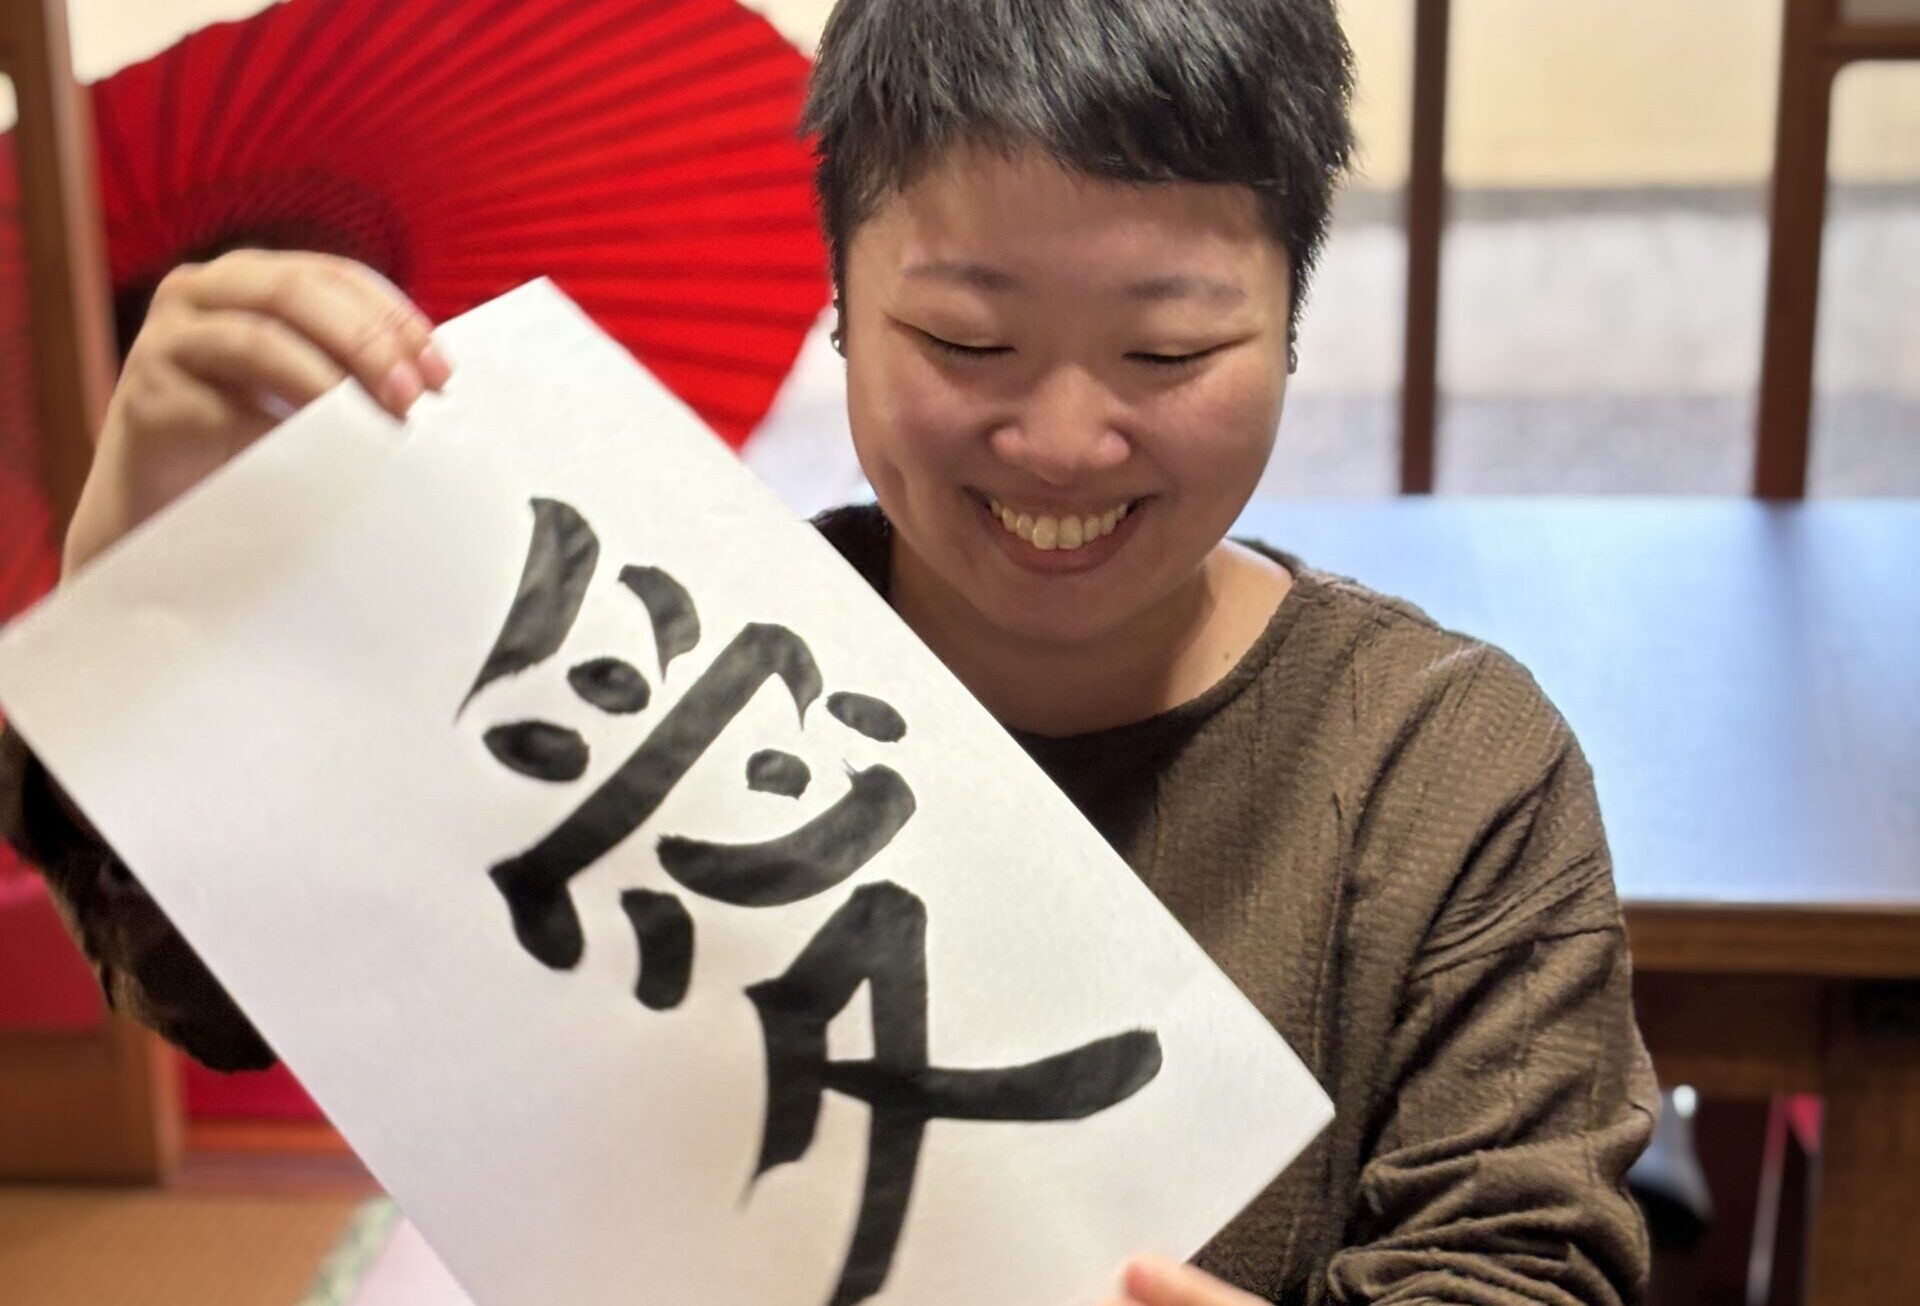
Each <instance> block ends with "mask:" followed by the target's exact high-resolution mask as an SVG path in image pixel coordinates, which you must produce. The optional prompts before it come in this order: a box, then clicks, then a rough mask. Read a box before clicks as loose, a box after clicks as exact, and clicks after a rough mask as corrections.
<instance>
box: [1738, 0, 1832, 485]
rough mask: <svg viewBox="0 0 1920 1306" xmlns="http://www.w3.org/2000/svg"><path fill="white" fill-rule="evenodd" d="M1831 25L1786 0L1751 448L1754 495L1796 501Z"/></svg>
mask: <svg viewBox="0 0 1920 1306" xmlns="http://www.w3.org/2000/svg"><path fill="white" fill-rule="evenodd" d="M1827 19H1828V14H1827V10H1826V7H1825V3H1824V0H1787V7H1786V19H1785V22H1784V23H1783V24H1782V30H1781V41H1780V102H1779V112H1778V114H1777V116H1776V122H1775V128H1774V131H1775V136H1774V151H1773V200H1772V207H1771V215H1772V216H1771V221H1770V225H1769V231H1770V236H1769V242H1770V244H1769V249H1768V254H1767V307H1766V321H1765V332H1766V334H1765V338H1764V341H1763V344H1762V347H1761V355H1760V425H1759V432H1758V435H1757V438H1756V440H1755V448H1754V477H1753V492H1754V493H1755V494H1756V495H1758V496H1759V497H1760V498H1763V499H1799V498H1803V497H1805V495H1806V492H1807V464H1808V458H1809V451H1810V448H1811V436H1810V428H1811V426H1812V423H1813V363H1814V345H1815V336H1816V333H1817V330H1818V319H1819V308H1820V251H1821V245H1822V229H1823V227H1824V226H1825V223H1826V216H1827V135H1828V128H1829V120H1830V117H1831V113H1832V100H1833V78H1834V75H1835V73H1836V72H1837V71H1838V70H1839V66H1840V65H1839V63H1838V62H1836V61H1835V60H1834V59H1832V58H1831V57H1830V56H1828V55H1827V54H1825V53H1824V50H1823V47H1824V45H1825V42H1826V35H1827V31H1826V23H1827Z"/></svg>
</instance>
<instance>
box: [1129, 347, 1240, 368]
mask: <svg viewBox="0 0 1920 1306" xmlns="http://www.w3.org/2000/svg"><path fill="white" fill-rule="evenodd" d="M1217 352H1218V346H1216V347H1215V348H1213V349H1196V350H1194V351H1193V352H1192V353H1190V354H1128V355H1127V357H1128V358H1131V359H1133V360H1134V361H1135V362H1137V363H1148V364H1151V365H1152V366H1154V367H1185V366H1186V365H1187V364H1189V363H1197V362H1199V361H1200V360H1201V359H1203V358H1206V357H1207V356H1208V355H1210V354H1214V353H1217Z"/></svg>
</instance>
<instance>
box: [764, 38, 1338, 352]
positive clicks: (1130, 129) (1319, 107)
mask: <svg viewBox="0 0 1920 1306" xmlns="http://www.w3.org/2000/svg"><path fill="white" fill-rule="evenodd" d="M1352 93H1353V53H1352V50H1351V49H1350V48H1349V47H1348V45H1347V40H1346V36H1345V34H1344V33H1343V32H1342V31H1341V30H1340V23H1339V19H1338V18H1337V16H1336V15H1335V12H1334V0H840V3H839V4H838V5H836V6H835V8H834V11H833V14H832V16H831V17H830V18H829V19H828V21H827V26H826V31H825V33H824V34H823V35H822V37H821V40H820V49H819V54H818V57H817V59H816V61H815V64H814V69H813V78H812V84H811V87H810V90H809V93H808V96H807V103H806V109H805V111H804V113H803V115H802V119H801V131H802V132H803V134H805V135H808V136H810V137H812V138H813V141H814V152H815V157H816V160H817V164H818V166H817V169H816V171H815V187H816V189H817V191H818V195H819V201H820V216H821V222H822V225H823V226H824V227H825V230H826V238H827V245H828V249H829V251H830V252H831V256H832V259H833V279H834V284H835V285H836V286H837V287H840V288H841V289H842V290H844V288H845V286H846V275H845V274H846V256H847V247H848V245H849V243H850V242H851V241H852V238H853V234H854V233H855V232H856V231H857V230H859V228H860V226H861V224H862V223H864V222H865V221H866V220H867V219H868V218H870V217H872V216H873V214H874V212H875V211H876V210H877V209H878V208H879V207H880V205H881V204H882V202H883V201H884V200H885V199H886V198H887V197H888V196H889V195H890V194H892V193H894V192H896V191H898V190H900V189H902V188H904V187H906V186H908V185H910V184H911V183H912V182H913V181H914V180H915V178H916V177H917V176H919V175H920V173H921V172H922V171H923V170H924V169H925V168H926V167H928V166H929V165H930V164H932V163H934V162H935V161H936V160H938V159H939V158H940V157H942V156H943V155H944V154H945V153H946V152H947V151H948V150H949V149H950V148H952V147H954V146H956V145H982V146H987V147H989V148H993V149H998V150H1001V151H1003V152H1006V153H1009V154H1011V153H1013V152H1015V151H1018V150H1021V149H1028V148H1034V149H1039V150H1042V151H1044V152H1045V153H1047V154H1048V155H1050V156H1051V157H1052V158H1053V159H1054V160H1055V161H1056V162H1058V163H1059V164H1060V165H1061V166H1062V167H1065V168H1067V169H1069V170H1070V171H1077V172H1081V173H1085V174H1087V175H1089V176H1094V177H1100V178H1106V179H1111V180H1116V181H1132V182H1167V181H1197V182H1213V183H1227V184H1233V185H1241V186H1247V187H1249V188H1251V189H1252V190H1253V191H1254V192H1255V194H1256V195H1257V197H1258V199H1259V202H1260V208H1261V213H1262V216H1263V217H1264V219H1265V221H1266V224H1267V228H1268V230H1269V232H1270V233H1271V234H1272V235H1273V236H1274V237H1275V238H1276V239H1277V240H1279V241H1280V243H1281V244H1282V245H1283V246H1284V247H1285V248H1286V250H1287V254H1288V259H1289V262H1290V263H1291V265H1292V277H1293V287H1292V289H1293V308H1292V313H1293V321H1292V322H1291V323H1290V324H1289V327H1290V329H1292V328H1297V325H1298V321H1299V315H1300V306H1301V303H1302V301H1303V299H1304V297H1305V292H1306V287H1307V282H1308V279H1309V276H1310V274H1311V273H1312V270H1313V266H1314V263H1315V260H1316V259H1317V258H1318V256H1319V253H1320V248H1321V245H1322V244H1323V243H1324V242H1325V239H1326V233H1327V222H1328V218H1329V215H1330V211H1331V209H1332V205H1333V195H1334V191H1335V189H1336V188H1337V187H1338V185H1339V182H1340V179H1341V177H1342V176H1343V174H1344V173H1345V172H1346V169H1347V167H1348V165H1349V163H1350V161H1351V158H1352V153H1353V127H1352V122H1351V119H1350V117H1349V107H1350V102H1351V99H1352Z"/></svg>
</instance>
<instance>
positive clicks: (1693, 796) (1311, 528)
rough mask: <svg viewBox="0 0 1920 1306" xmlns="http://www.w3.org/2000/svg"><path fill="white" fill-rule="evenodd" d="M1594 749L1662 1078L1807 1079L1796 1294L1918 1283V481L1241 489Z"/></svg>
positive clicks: (1750, 1083) (1890, 1298)
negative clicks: (1781, 487)
mask: <svg viewBox="0 0 1920 1306" xmlns="http://www.w3.org/2000/svg"><path fill="white" fill-rule="evenodd" d="M1237 533H1239V534H1241V535H1247V536H1258V537H1260V538H1262V539H1265V540H1267V541H1269V542H1271V543H1273V544H1276V545H1279V546H1280V547H1282V548H1286V549H1289V550H1291V551H1292V552H1294V553H1296V554H1298V555H1299V556H1300V557H1301V558H1302V559H1303V560H1304V561H1306V562H1307V563H1308V564H1309V565H1311V566H1315V567H1319V568H1322V569H1325V570H1330V571H1336V572H1341V573H1343V574H1346V575H1350V576H1354V577H1357V578H1358V579H1360V580H1361V581H1363V582H1364V583H1366V584H1368V585H1371V586H1373V587H1374V588H1376V589H1381V590H1384V591H1386V592H1389V593H1393V594H1397V595H1400V596H1401V597H1404V598H1407V599H1410V600H1412V601H1413V602H1415V603H1418V604H1419V605H1420V606H1422V607H1423V608H1425V609H1426V610H1427V611H1428V612H1429V613H1430V614H1431V615H1433V616H1434V617H1435V618H1436V619H1438V620H1439V621H1441V622H1442V623H1444V624H1446V625H1448V626H1452V627H1454V628H1456V629H1460V630H1464V631H1467V632H1469V633H1471V634H1474V635H1478V636H1481V637H1483V638H1485V639H1488V640H1490V641H1492V642H1494V643H1496V644H1499V645H1501V646H1502V647H1504V648H1506V649H1507V650H1508V651H1510V652H1512V653H1513V654H1514V655H1515V656H1516V657H1518V658H1519V659H1520V660H1521V661H1522V662H1524V663H1525V664H1526V665H1527V666H1528V667H1529V668H1531V669H1532V671H1533V673H1534V675H1535V677H1536V678H1537V679H1538V680H1539V681H1540V683H1541V685H1542V686H1543V687H1544V688H1545V689H1546V691H1547V693H1548V694H1549V695H1550V696H1551V697H1552V698H1553V700H1554V701H1555V702H1556V703H1557V704H1559V706H1560V708H1561V710H1562V711H1564V712H1565V713H1566V715H1567V718H1568V719H1569V721H1571V722H1572V724H1573V727H1574V730H1575V732H1576V733H1577V734H1578V736H1579V738H1580V740H1581V743H1582V745H1583V746H1584V748H1585V749H1586V751H1587V754H1588V756H1589V757H1590V758H1591V760H1592V762H1593V767H1594V772H1595V775H1596V778H1597V783H1598V786H1599V792H1600V801H1601V807H1602V811H1603V814H1604V816H1605V819H1606V823H1607V829H1608V836H1609V840H1610V843H1611V846H1612V849H1613V855H1614V866H1615V874H1616V877H1617V880H1618V883H1619V886H1620V892H1621V897H1622V900H1623V902H1624V903H1625V907H1626V914H1627V925H1628V933H1629V935H1630V938H1631V942H1632V948H1633V955H1634V965H1635V970H1636V974H1637V979H1636V994H1637V999H1638V1005H1639V1009H1640V1020H1641V1025H1642V1028H1643V1030H1644V1031H1645V1034H1646V1038H1647V1043H1648V1046H1649V1047H1650V1048H1651V1049H1652V1050H1653V1054H1654V1059H1655V1061H1656V1063H1657V1065H1658V1067H1659V1070H1660V1076H1661V1080H1662V1082H1663V1083H1666V1084H1669V1085H1672V1084H1681V1083H1686V1084H1692V1085H1694V1086H1695V1087H1696V1088H1698V1089H1699V1090H1701V1091H1702V1092H1705V1093H1719V1094H1724V1095H1728V1096H1760V1095H1767V1094H1772V1093H1776V1092H1813V1093H1819V1094H1822V1095H1823V1096H1824V1097H1825V1098H1826V1101H1827V1115H1826V1126H1825V1135H1824V1138H1823V1140H1822V1159H1821V1178H1820V1195H1819V1201H1818V1211H1817V1214H1816V1216H1815V1221H1814V1228H1813V1231H1812V1234H1813V1242H1812V1248H1811V1254H1810V1263H1811V1267H1812V1276H1813V1282H1812V1284H1811V1287H1810V1292H1809V1295H1808V1297H1807V1301H1808V1302H1810V1303H1813V1304H1814V1306H1840V1304H1841V1303H1848V1304H1851V1303H1869V1302H1871V1303H1874V1304H1875V1306H1891V1304H1892V1303H1896V1302H1898V1303H1906V1302H1920V502H1916V501H1911V500H1908V501H1881V502H1852V503H1812V504H1797V505H1779V506H1769V505H1766V504H1762V503H1758V502H1754V501H1748V500H1714V501H1703V500H1691V499H1664V500H1662V499H1526V500H1510V499H1424V498H1409V499H1396V500H1385V501H1378V502H1370V503H1354V504H1328V503H1313V504H1305V503H1302V504H1284V503H1283V504H1263V505H1259V506H1257V507H1255V508H1253V509H1250V510H1249V512H1248V513H1247V515H1246V516H1245V517H1244V518H1243V519H1242V522H1241V526H1240V527H1239V530H1238V532H1237Z"/></svg>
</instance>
